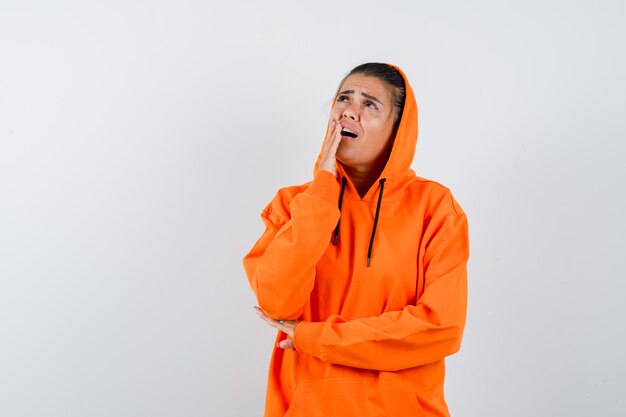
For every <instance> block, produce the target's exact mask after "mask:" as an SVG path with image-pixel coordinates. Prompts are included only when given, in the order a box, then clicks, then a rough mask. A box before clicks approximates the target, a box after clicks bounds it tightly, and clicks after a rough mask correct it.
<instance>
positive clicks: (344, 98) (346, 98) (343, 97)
mask: <svg viewBox="0 0 626 417" xmlns="http://www.w3.org/2000/svg"><path fill="white" fill-rule="evenodd" d="M337 101H349V98H348V96H343V95H341V96H339V97H337Z"/></svg>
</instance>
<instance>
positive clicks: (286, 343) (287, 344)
mask: <svg viewBox="0 0 626 417" xmlns="http://www.w3.org/2000/svg"><path fill="white" fill-rule="evenodd" d="M276 346H277V347H279V348H281V349H293V346H294V345H293V339H291V338H289V339H285V340H281V341H280V342H278V343H276Z"/></svg>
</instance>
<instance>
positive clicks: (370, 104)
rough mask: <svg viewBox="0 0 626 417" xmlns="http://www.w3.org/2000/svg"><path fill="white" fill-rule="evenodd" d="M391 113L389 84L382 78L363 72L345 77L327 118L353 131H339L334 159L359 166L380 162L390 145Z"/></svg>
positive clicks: (393, 113) (385, 158) (393, 109)
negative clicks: (339, 136)
mask: <svg viewBox="0 0 626 417" xmlns="http://www.w3.org/2000/svg"><path fill="white" fill-rule="evenodd" d="M394 117H395V108H394V105H393V97H392V92H391V88H390V87H388V86H387V85H386V84H384V82H383V81H381V80H379V79H378V78H376V77H370V76H367V75H363V74H353V75H351V76H349V77H348V78H346V80H345V81H344V83H343V84H342V85H341V87H340V88H339V93H338V94H337V97H336V98H335V106H334V107H333V108H332V110H331V119H334V120H336V121H338V122H339V123H341V125H342V127H343V128H344V130H345V128H348V129H350V131H352V132H353V133H352V134H351V133H350V132H345V131H344V132H343V133H342V135H341V142H340V143H339V148H338V149H337V160H339V162H341V163H342V164H343V165H347V166H348V167H352V168H356V169H359V170H369V169H371V168H372V167H374V166H381V165H382V166H384V164H386V162H387V158H388V156H389V151H390V150H391V146H392V145H393V141H392V134H395V132H394V131H393V130H394V121H395V119H394ZM355 135H356V137H354V136H355Z"/></svg>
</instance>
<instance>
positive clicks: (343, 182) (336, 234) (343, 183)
mask: <svg viewBox="0 0 626 417" xmlns="http://www.w3.org/2000/svg"><path fill="white" fill-rule="evenodd" d="M386 180H387V179H386V178H381V180H380V181H379V183H380V191H379V192H378V203H377V204H376V215H375V216H374V227H373V228H372V236H371V237H370V245H369V247H368V248H367V266H368V267H369V266H370V263H371V260H372V248H373V246H374V236H375V235H376V225H377V224H378V216H379V214H380V203H381V202H382V201H383V189H384V188H385V181H386ZM346 182H347V181H346V177H341V193H340V194H339V213H341V205H342V203H343V193H344V191H345V190H346ZM340 223H341V217H339V220H338V221H337V226H335V231H334V232H333V245H337V239H338V238H339V224H340Z"/></svg>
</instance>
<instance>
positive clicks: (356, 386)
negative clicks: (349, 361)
mask: <svg viewBox="0 0 626 417" xmlns="http://www.w3.org/2000/svg"><path fill="white" fill-rule="evenodd" d="M396 416H397V417H425V416H426V414H425V413H424V411H423V410H422V407H421V406H420V404H419V401H418V399H417V396H416V393H415V391H413V389H411V387H410V385H409V384H407V383H406V381H404V380H402V378H400V377H395V376H383V375H381V377H380V378H375V377H374V378H371V377H367V378H328V379H319V380H301V381H299V382H298V385H297V386H296V391H295V393H294V397H293V401H292V402H291V405H290V406H289V409H288V410H287V413H286V414H285V417H396Z"/></svg>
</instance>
